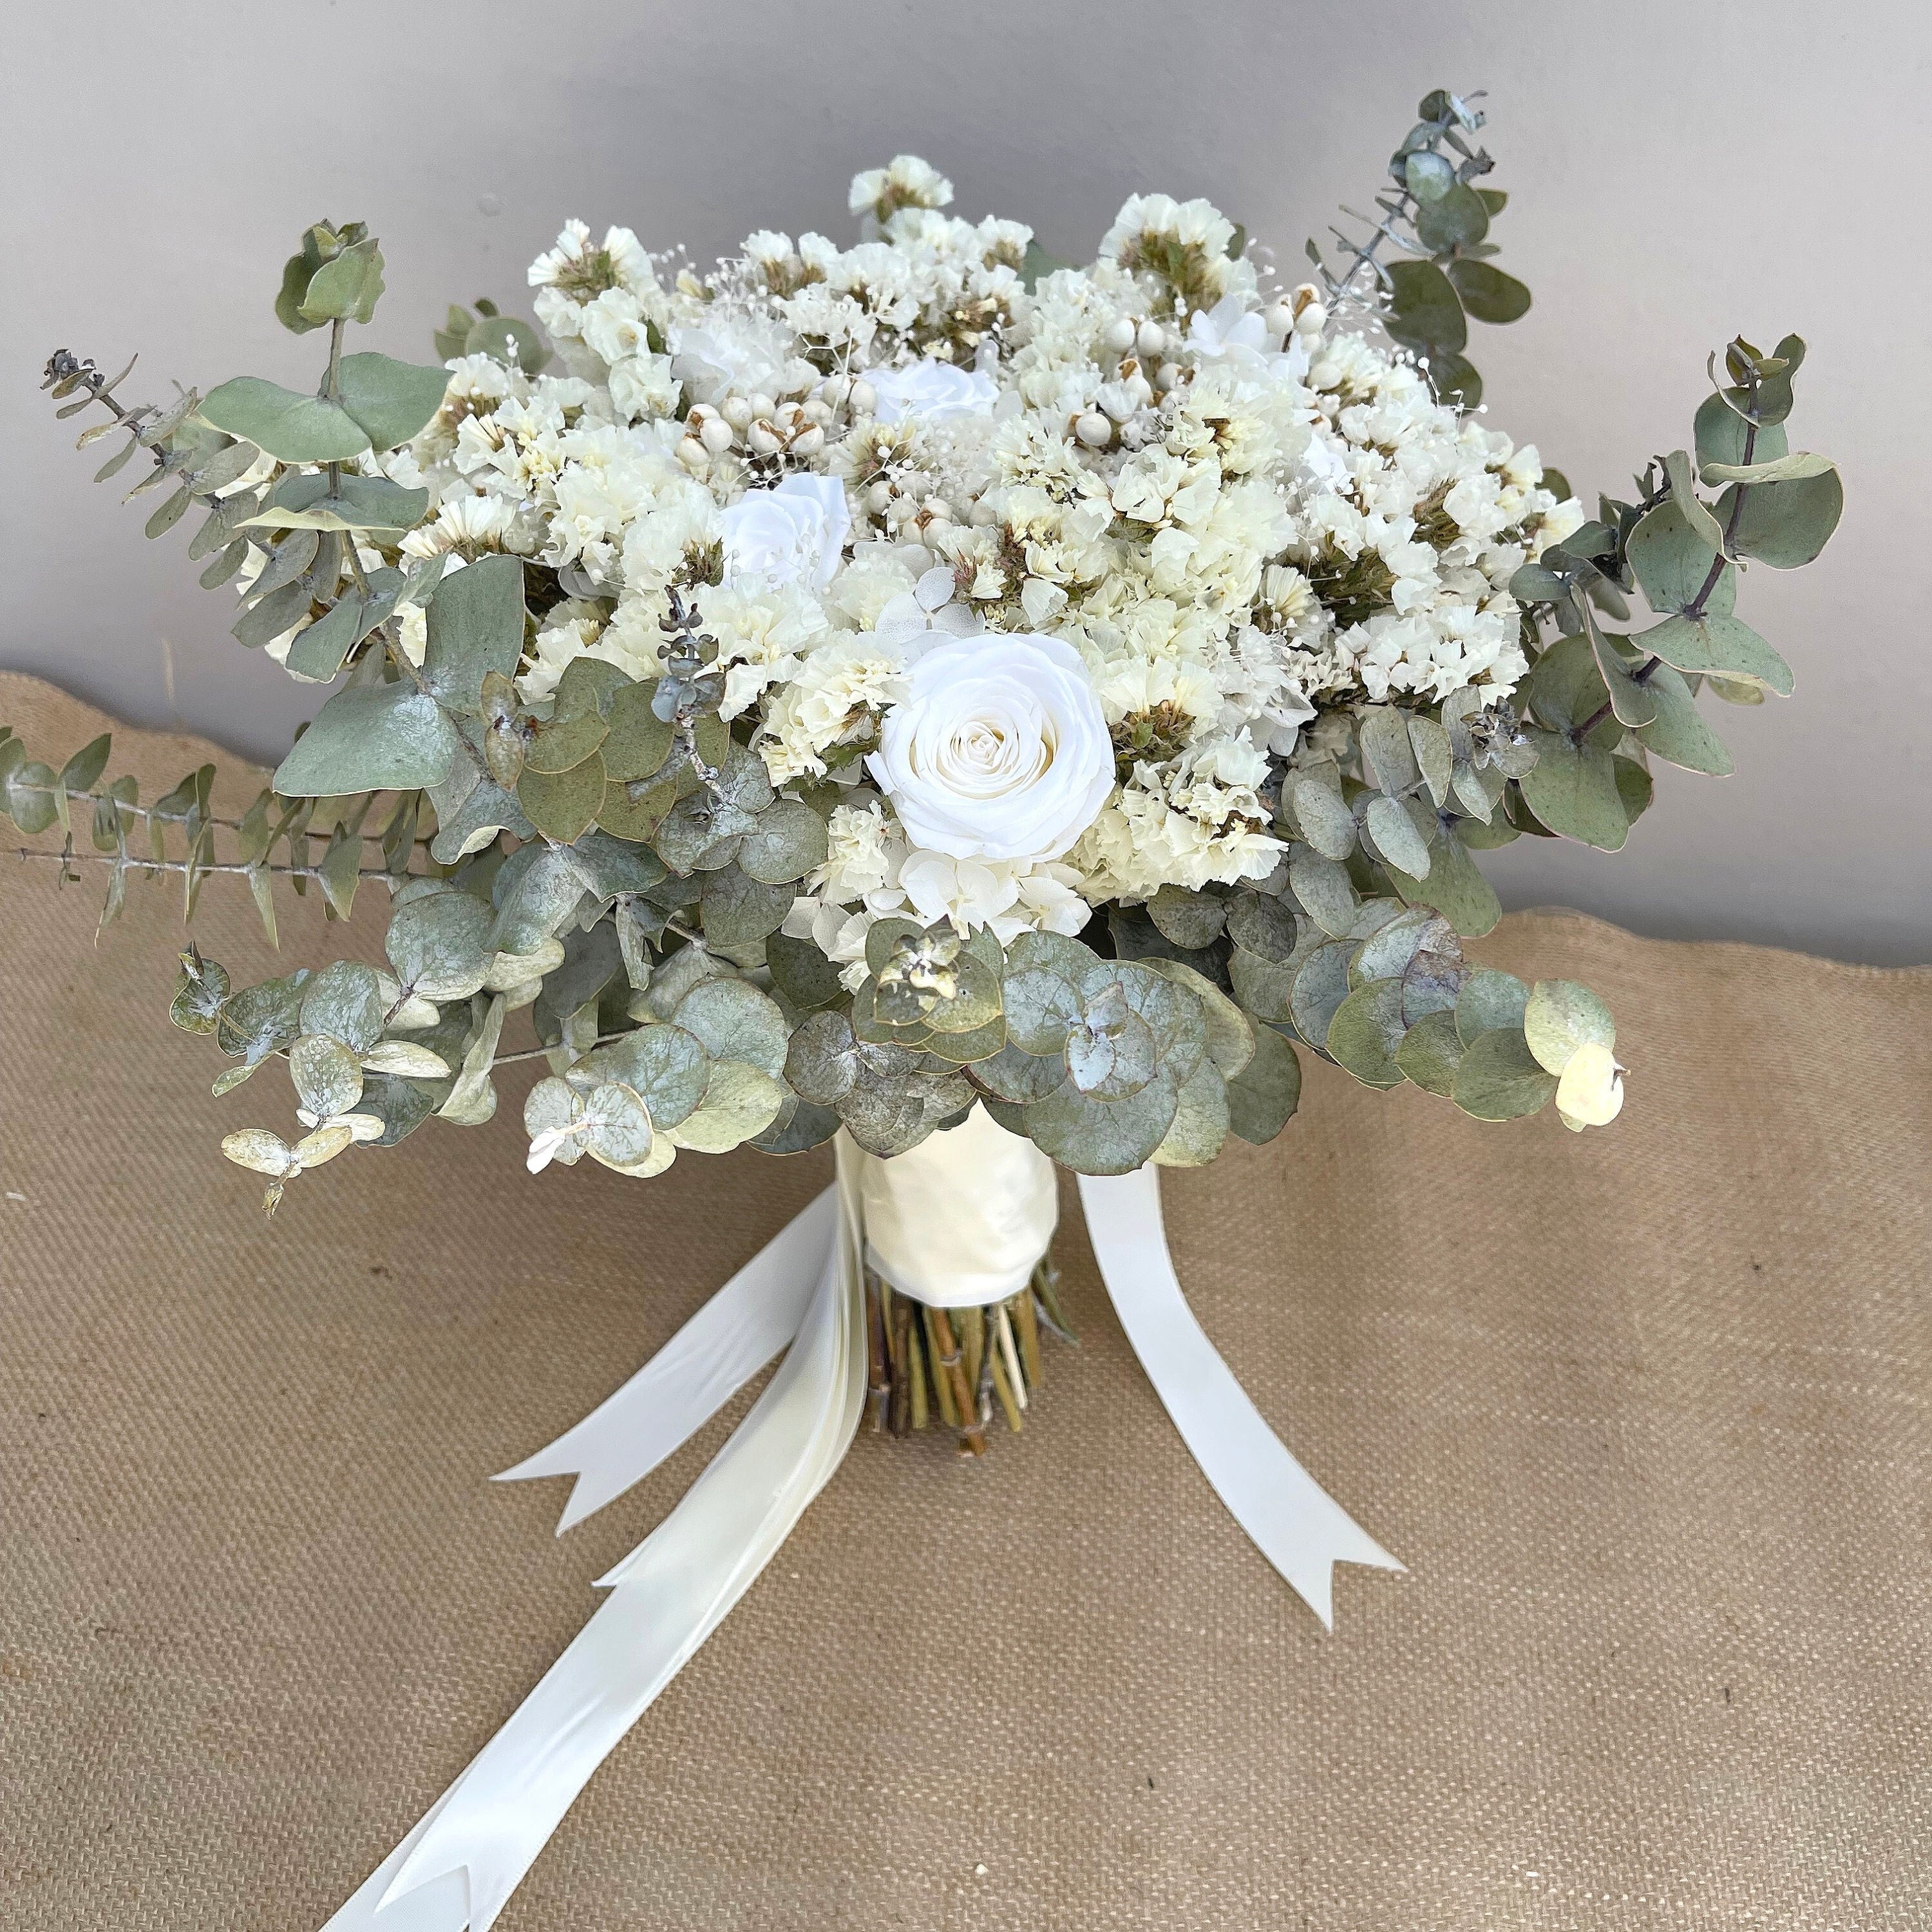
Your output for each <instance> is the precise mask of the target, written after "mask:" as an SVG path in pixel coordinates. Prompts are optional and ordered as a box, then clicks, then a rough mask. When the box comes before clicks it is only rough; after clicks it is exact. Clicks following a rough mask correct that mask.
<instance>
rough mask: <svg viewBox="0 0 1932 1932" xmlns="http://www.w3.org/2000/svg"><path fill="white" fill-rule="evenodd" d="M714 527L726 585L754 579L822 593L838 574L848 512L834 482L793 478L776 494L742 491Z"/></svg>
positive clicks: (821, 478) (841, 489)
mask: <svg viewBox="0 0 1932 1932" xmlns="http://www.w3.org/2000/svg"><path fill="white" fill-rule="evenodd" d="M718 526H719V528H720V529H721V531H722V532H723V535H724V580H725V582H726V583H736V582H737V581H738V580H739V579H741V578H742V577H750V576H752V575H757V576H760V577H763V579H764V580H765V581H766V583H799V582H802V583H807V584H808V585H810V586H811V588H812V589H814V590H822V589H824V587H825V586H826V584H828V583H830V582H831V581H832V578H833V577H834V576H835V575H836V574H837V573H838V564H839V559H841V557H842V556H844V551H845V539H846V538H847V536H849V535H850V534H851V529H852V511H851V509H850V506H849V505H847V502H846V501H845V486H844V484H842V483H841V482H840V481H838V478H836V477H834V476H808V475H797V474H795V475H790V476H787V478H785V479H784V481H783V482H782V483H781V484H779V485H778V487H777V488H776V489H775V490H746V491H745V493H744V495H743V496H740V497H739V499H738V500H737V502H735V503H733V505H731V507H730V508H729V509H728V510H727V511H724V514H722V515H721V516H720V517H719V518H718Z"/></svg>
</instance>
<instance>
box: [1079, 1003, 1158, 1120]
mask: <svg viewBox="0 0 1932 1932" xmlns="http://www.w3.org/2000/svg"><path fill="white" fill-rule="evenodd" d="M1066 1055H1067V1075H1068V1077H1069V1078H1070V1079H1071V1080H1072V1081H1073V1084H1074V1085H1075V1086H1076V1087H1077V1088H1079V1090H1080V1091H1081V1092H1082V1093H1083V1094H1091V1095H1093V1096H1094V1097H1096V1098H1097V1099H1099V1100H1124V1099H1125V1098H1126V1097H1127V1095H1128V1094H1137V1093H1139V1091H1140V1090H1141V1089H1142V1088H1143V1087H1145V1085H1147V1084H1148V1082H1149V1081H1150V1080H1151V1079H1153V1078H1154V1073H1155V1071H1156V1069H1157V1065H1158V1055H1157V1052H1156V1051H1155V1048H1154V1029H1153V1028H1151V1027H1150V1026H1149V1025H1148V1023H1147V1022H1146V1021H1145V1020H1144V1019H1142V1018H1141V1017H1140V1016H1139V1014H1138V1013H1136V1012H1135V1011H1134V1010H1133V1008H1132V1007H1130V1006H1129V1005H1128V1004H1127V997H1126V995H1124V994H1120V995H1118V998H1115V999H1114V1000H1113V1001H1111V1002H1109V1001H1106V1000H1102V1001H1095V1002H1094V1004H1092V1005H1091V1006H1090V1007H1089V1008H1088V1011H1087V1012H1086V1013H1083V1014H1082V1016H1081V1017H1080V1019H1079V1020H1078V1021H1076V1022H1075V1024H1074V1025H1073V1028H1072V1029H1071V1030H1070V1031H1069V1033H1068V1034H1067V1049H1066Z"/></svg>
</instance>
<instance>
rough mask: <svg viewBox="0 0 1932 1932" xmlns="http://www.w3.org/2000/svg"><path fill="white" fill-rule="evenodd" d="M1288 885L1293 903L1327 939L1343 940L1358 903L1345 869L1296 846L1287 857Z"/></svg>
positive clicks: (1335, 861) (1352, 883)
mask: <svg viewBox="0 0 1932 1932" xmlns="http://www.w3.org/2000/svg"><path fill="white" fill-rule="evenodd" d="M1288 883H1289V889H1290V890H1291V891H1292V892H1293V893H1294V894H1295V901H1296V903H1297V904H1299V905H1300V907H1301V909H1302V910H1303V911H1304V912H1305V913H1307V915H1308V916H1309V917H1310V919H1313V921H1314V922H1315V923H1316V925H1317V926H1319V927H1320V928H1321V929H1322V931H1323V932H1325V933H1327V934H1328V935H1330V937H1331V938H1336V939H1340V938H1343V936H1344V935H1346V933H1347V932H1349V929H1351V928H1352V926H1354V924H1355V909H1356V907H1357V906H1358V904H1360V902H1361V901H1360V898H1359V896H1358V894H1357V892H1356V891H1355V881H1354V880H1352V879H1351V878H1350V877H1349V873H1348V868H1347V867H1346V866H1345V865H1341V864H1340V863H1339V862H1337V860H1335V859H1325V858H1323V857H1322V855H1321V854H1320V853H1319V852H1317V851H1316V850H1314V848H1313V847H1312V846H1308V847H1304V846H1298V847H1295V850H1293V851H1292V852H1291V853H1289V859H1288Z"/></svg>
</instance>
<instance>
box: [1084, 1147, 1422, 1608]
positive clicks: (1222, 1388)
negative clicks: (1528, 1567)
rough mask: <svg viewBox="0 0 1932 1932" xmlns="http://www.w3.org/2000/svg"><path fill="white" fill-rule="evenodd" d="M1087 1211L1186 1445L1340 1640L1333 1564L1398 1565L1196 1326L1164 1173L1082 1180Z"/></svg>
mask: <svg viewBox="0 0 1932 1932" xmlns="http://www.w3.org/2000/svg"><path fill="white" fill-rule="evenodd" d="M1080 1205H1081V1206H1082V1208H1083V1209H1084V1210H1085V1213H1086V1216H1087V1238H1088V1241H1089V1242H1091V1244H1092V1245H1093V1249H1094V1260H1095V1261H1096V1262H1098V1263H1099V1264H1100V1278H1101V1280H1103V1281H1104V1282H1105V1283H1106V1284H1107V1293H1108V1295H1109V1298H1111V1299H1112V1302H1113V1304H1114V1312H1115V1314H1117V1315H1118V1316H1119V1317H1120V1318H1121V1327H1122V1328H1124V1330H1125V1331H1127V1340H1128V1341H1129V1342H1130V1343H1132V1344H1133V1351H1134V1353H1135V1354H1136V1355H1138V1356H1139V1358H1140V1364H1141V1367H1142V1368H1143V1369H1145V1370H1146V1371H1147V1378H1148V1381H1149V1382H1152V1383H1153V1384H1154V1393H1155V1394H1157V1396H1159V1397H1160V1400H1161V1403H1162V1406H1163V1407H1164V1408H1165V1409H1166V1411H1167V1412H1168V1414H1169V1415H1170V1416H1171V1417H1172V1418H1173V1419H1174V1426H1175V1428H1177V1429H1178V1430H1180V1431H1181V1440H1182V1441H1183V1442H1185V1443H1186V1444H1187V1446H1188V1448H1190V1450H1191V1451H1193V1455H1194V1460H1195V1461H1196V1462H1197V1463H1199V1464H1200V1466H1201V1473H1202V1475H1204V1476H1205V1477H1206V1478H1208V1483H1209V1484H1210V1485H1211V1487H1212V1488H1213V1490H1214V1493H1215V1494H1216V1495H1217V1496H1219V1497H1220V1499H1221V1500H1222V1502H1224V1503H1226V1505H1227V1506H1228V1511H1229V1514H1230V1515H1232V1517H1234V1519H1235V1521H1236V1522H1237V1523H1239V1524H1240V1525H1241V1527H1242V1528H1243V1529H1245V1530H1246V1531H1247V1532H1248V1534H1249V1535H1250V1537H1252V1538H1253V1539H1254V1542H1255V1547H1256V1548H1257V1549H1258V1550H1260V1552H1261V1553H1262V1555H1263V1556H1265V1557H1266V1558H1267V1559H1268V1561H1269V1562H1271V1563H1272V1564H1273V1565H1274V1567H1275V1568H1277V1570H1279V1571H1280V1572H1281V1574H1282V1575H1283V1577H1285V1578H1286V1580H1287V1581H1288V1583H1289V1586H1290V1587H1291V1588H1292V1589H1293V1590H1294V1591H1295V1594H1296V1595H1298V1597H1300V1598H1301V1600H1302V1601H1303V1602H1304V1603H1305V1604H1307V1606H1308V1607H1309V1608H1310V1610H1313V1612H1314V1613H1315V1614H1316V1616H1318V1617H1319V1618H1320V1619H1322V1624H1323V1625H1324V1627H1325V1628H1327V1629H1329V1630H1333V1629H1334V1628H1335V1615H1334V1590H1333V1583H1334V1577H1333V1571H1334V1565H1337V1563H1366V1564H1367V1565H1370V1567H1371V1568H1375V1569H1377V1570H1400V1568H1402V1567H1403V1566H1402V1565H1400V1563H1398V1562H1397V1561H1396V1560H1395V1559H1394V1557H1393V1556H1391V1555H1390V1554H1389V1553H1388V1551H1387V1550H1385V1549H1383V1548H1382V1545H1381V1544H1379V1543H1377V1542H1376V1541H1375V1539H1374V1538H1373V1537H1371V1536H1370V1535H1369V1534H1368V1532H1367V1531H1366V1530H1364V1529H1363V1528H1362V1527H1361V1526H1360V1525H1359V1524H1358V1523H1356V1522H1355V1520H1354V1519H1353V1518H1352V1517H1351V1516H1350V1515H1349V1514H1348V1512H1347V1511H1346V1510H1344V1509H1343V1508H1342V1506H1341V1505H1340V1503H1338V1502H1336V1500H1335V1499H1334V1497H1333V1496H1330V1495H1329V1494H1328V1492H1327V1491H1326V1490H1324V1489H1323V1488H1322V1486H1321V1485H1320V1484H1319V1483H1317V1482H1316V1480H1315V1478H1313V1476H1311V1475H1310V1474H1309V1473H1308V1472H1307V1470H1306V1469H1304V1468H1303V1467H1302V1466H1301V1464H1300V1463H1298V1462H1297V1461H1296V1460H1295V1458H1294V1457H1292V1456H1291V1455H1290V1454H1289V1453H1288V1450H1287V1448H1286V1445H1284V1444H1283V1442H1282V1439H1281V1438H1280V1436H1277V1435H1276V1433H1274V1430H1272V1429H1271V1428H1270V1427H1268V1424H1266V1423H1265V1422H1264V1421H1262V1414H1261V1411H1260V1410H1259V1409H1257V1408H1256V1406H1254V1404H1253V1403H1252V1402H1250V1400H1249V1399H1248V1393H1247V1390H1245V1389H1244V1388H1242V1386H1241V1384H1240V1383H1239V1382H1237V1381H1236V1380H1235V1374H1234V1371H1233V1370H1232V1369H1230V1368H1229V1367H1228V1365H1227V1364H1226V1362H1224V1361H1223V1360H1222V1359H1221V1357H1220V1352H1218V1351H1217V1349H1216V1348H1215V1346H1214V1343H1212V1342H1211V1341H1209V1340H1208V1337H1207V1334H1206V1331H1205V1330H1203V1328H1202V1326H1201V1325H1200V1323H1199V1322H1197V1321H1196V1319H1194V1311H1193V1310H1192V1309H1191V1308H1190V1307H1188V1305H1187V1297H1186V1296H1184V1295H1183V1294H1182V1293H1181V1282H1180V1279H1179V1277H1178V1276H1177V1275H1176V1274H1175V1272H1174V1256H1173V1253H1172V1250H1170V1249H1169V1247H1168V1245H1167V1228H1166V1223H1164V1222H1163V1220H1162V1219H1161V1214H1160V1170H1159V1169H1157V1168H1153V1167H1143V1168H1142V1169H1139V1171H1138V1172H1135V1173H1133V1174H1124V1175H1119V1176H1118V1177H1106V1178H1102V1177H1097V1176H1095V1175H1087V1174H1083V1175H1081V1177H1080Z"/></svg>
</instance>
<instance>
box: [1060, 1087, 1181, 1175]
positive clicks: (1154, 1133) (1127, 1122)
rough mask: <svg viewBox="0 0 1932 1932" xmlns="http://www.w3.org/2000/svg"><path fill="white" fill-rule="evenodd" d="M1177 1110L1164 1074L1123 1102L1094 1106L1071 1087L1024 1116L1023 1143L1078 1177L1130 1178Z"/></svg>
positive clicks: (1164, 1133)
mask: <svg viewBox="0 0 1932 1932" xmlns="http://www.w3.org/2000/svg"><path fill="white" fill-rule="evenodd" d="M1179 1106H1180V1091H1179V1088H1178V1085H1177V1083H1176V1082H1175V1079H1174V1078H1173V1076H1171V1075H1169V1074H1167V1073H1163V1074H1161V1075H1160V1076H1159V1077H1158V1078H1157V1079H1154V1080H1151V1081H1149V1082H1148V1084H1147V1085H1145V1087H1143V1088H1141V1090H1140V1091H1139V1092H1138V1093H1136V1094H1130V1096H1129V1097H1127V1099H1126V1100H1092V1099H1090V1098H1089V1097H1088V1096H1087V1095H1085V1094H1082V1092H1081V1091H1080V1090H1079V1088H1077V1087H1076V1086H1075V1085H1073V1082H1071V1081H1069V1082H1067V1085H1064V1086H1063V1087H1061V1088H1058V1090H1056V1091H1055V1092H1053V1093H1052V1094H1049V1095H1048V1096H1047V1097H1046V1099H1045V1100H1040V1101H1037V1102H1035V1103H1034V1105H1033V1106H1030V1107H1028V1109H1026V1111H1025V1124H1026V1133H1027V1137H1028V1139H1030V1140H1031V1142H1033V1143H1034V1145H1035V1146H1036V1147H1037V1148H1039V1149H1040V1151H1041V1152H1042V1153H1043V1154H1047V1155H1049V1156H1050V1157H1052V1159H1053V1160H1057V1161H1058V1162H1059V1163H1060V1164H1061V1166H1063V1167H1070V1168H1071V1169H1073V1171H1074V1172H1075V1173H1076V1174H1131V1173H1133V1171H1134V1169H1136V1168H1137V1167H1144V1166H1145V1165H1146V1164H1147V1163H1148V1161H1149V1160H1151V1159H1152V1157H1153V1155H1154V1149H1155V1148H1157V1147H1159V1146H1160V1144H1161V1142H1163V1140H1165V1139H1166V1137H1167V1130H1168V1129H1169V1127H1172V1126H1173V1124H1174V1117H1175V1113H1176V1112H1177V1111H1178V1108H1179Z"/></svg>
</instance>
